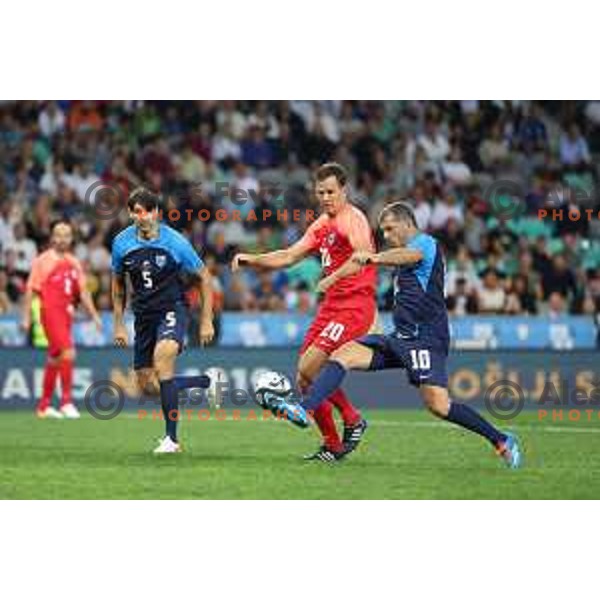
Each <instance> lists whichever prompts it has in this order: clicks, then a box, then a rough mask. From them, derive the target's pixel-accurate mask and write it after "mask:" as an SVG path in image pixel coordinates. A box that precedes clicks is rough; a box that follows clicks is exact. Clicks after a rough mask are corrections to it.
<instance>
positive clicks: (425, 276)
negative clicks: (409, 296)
mask: <svg viewBox="0 0 600 600" xmlns="http://www.w3.org/2000/svg"><path fill="white" fill-rule="evenodd" d="M407 248H411V249H413V250H420V251H421V252H422V253H423V258H422V259H421V260H420V261H419V262H418V263H417V264H416V265H415V274H416V276H417V279H418V280H419V283H420V284H421V287H422V288H423V290H426V289H427V286H428V285H429V279H430V277H431V272H432V271H433V264H434V262H435V256H436V253H437V242H436V241H435V240H434V239H433V238H432V237H431V236H430V235H427V234H426V233H419V234H417V235H416V236H415V237H413V239H412V240H410V242H408V244H407Z"/></svg>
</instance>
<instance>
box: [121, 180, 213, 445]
mask: <svg viewBox="0 0 600 600" xmlns="http://www.w3.org/2000/svg"><path fill="white" fill-rule="evenodd" d="M127 206H128V208H129V215H130V217H131V219H132V220H133V225H130V226H129V227H127V228H126V229H124V230H123V231H121V232H120V233H119V234H118V235H117V236H116V237H115V239H114V242H113V247H112V271H113V278H112V300H113V318H114V341H115V344H116V345H117V346H118V347H125V346H126V345H127V331H126V329H125V324H124V321H123V312H124V307H125V282H126V278H127V279H129V282H130V286H131V305H132V310H133V314H134V318H135V322H134V332H135V339H134V344H133V354H134V365H133V366H134V370H135V374H136V378H137V382H138V385H139V387H140V389H141V390H143V391H144V392H145V393H147V394H150V395H155V394H158V393H160V398H161V404H162V410H163V414H164V417H165V422H166V434H165V437H164V438H163V439H162V440H161V442H160V444H159V446H158V447H157V448H156V449H155V450H154V452H155V453H156V454H164V453H173V452H179V451H180V450H181V446H180V444H179V441H178V439H177V414H178V413H177V408H178V392H179V390H181V389H186V388H199V387H201V388H205V387H207V385H208V383H209V382H208V380H207V377H206V376H205V375H201V376H197V377H194V376H189V377H184V376H176V375H175V360H176V358H177V355H178V354H179V353H180V352H181V351H182V349H183V343H184V336H185V331H186V327H187V312H188V307H187V305H186V302H185V290H186V288H187V287H189V286H190V285H197V286H198V287H199V290H200V295H201V298H202V302H201V311H202V314H201V317H200V342H201V344H206V343H208V342H210V341H211V340H212V338H213V336H214V328H213V310H212V291H211V276H210V272H209V270H208V269H207V268H206V267H205V266H204V263H203V262H202V260H201V259H200V257H199V256H198V254H197V253H196V251H195V250H194V248H193V247H192V245H191V244H190V243H189V241H188V240H187V239H186V238H185V237H183V236H182V235H181V234H180V233H178V232H177V231H175V230H174V229H172V228H171V227H168V226H167V225H164V224H162V223H160V219H159V214H160V213H159V198H158V196H157V195H156V194H154V193H152V192H151V191H149V190H147V189H145V188H138V189H136V190H134V191H133V192H132V193H131V195H130V196H129V199H128V202H127Z"/></svg>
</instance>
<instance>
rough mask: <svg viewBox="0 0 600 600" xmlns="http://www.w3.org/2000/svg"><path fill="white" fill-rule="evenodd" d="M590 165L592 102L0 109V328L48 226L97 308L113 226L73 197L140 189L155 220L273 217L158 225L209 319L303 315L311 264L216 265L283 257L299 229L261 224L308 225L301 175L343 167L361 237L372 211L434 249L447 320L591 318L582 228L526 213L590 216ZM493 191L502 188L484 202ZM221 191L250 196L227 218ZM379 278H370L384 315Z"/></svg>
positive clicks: (593, 247)
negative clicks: (423, 234) (390, 212)
mask: <svg viewBox="0 0 600 600" xmlns="http://www.w3.org/2000/svg"><path fill="white" fill-rule="evenodd" d="M599 151H600V103H599V102H539V103H536V102H515V101H511V102H504V101H496V102H478V101H444V102H429V101H276V102H269V101H156V102H142V101H57V102H55V101H19V102H2V103H0V314H7V313H14V312H17V311H18V309H19V303H20V301H21V298H22V294H23V290H24V282H25V279H26V277H27V275H28V273H29V271H30V268H31V262H32V260H33V258H34V257H35V256H36V254H37V253H38V252H40V251H41V250H43V249H44V248H45V246H46V245H47V243H48V239H49V232H50V226H51V223H52V222H53V221H54V220H55V219H57V218H66V219H69V220H70V221H71V222H72V223H73V224H74V225H75V229H76V234H77V241H76V246H75V250H74V251H75V253H76V255H77V256H78V257H79V258H80V259H81V260H82V261H83V263H84V266H85V268H86V270H87V272H88V273H89V280H88V285H89V287H90V291H91V292H92V294H93V296H94V298H95V300H96V302H97V305H98V306H99V308H100V309H104V310H108V309H110V296H109V282H110V248H111V243H112V239H113V237H114V235H115V234H116V233H117V232H118V231H120V230H121V229H122V228H123V227H125V226H126V225H127V214H126V211H122V212H121V213H120V214H119V215H118V216H117V217H116V218H114V219H107V220H102V219H98V218H97V217H96V215H95V213H94V206H93V202H94V199H93V197H92V196H90V194H89V193H88V190H90V189H91V188H92V186H94V184H95V182H97V181H98V180H102V181H104V182H107V183H110V184H115V185H118V186H119V187H120V189H122V190H123V193H124V194H127V193H128V191H130V190H131V189H133V188H134V187H136V186H138V185H140V184H144V185H147V186H149V187H151V188H153V189H155V190H157V191H160V192H161V193H162V194H163V197H164V199H165V207H166V208H167V209H169V208H175V207H176V208H178V209H179V210H180V211H184V210H186V209H190V208H191V209H195V210H196V209H198V210H199V209H202V208H207V209H213V214H214V209H215V208H217V207H223V208H229V209H230V208H236V209H239V210H241V212H242V214H243V215H244V214H247V213H248V212H249V211H250V210H251V209H258V210H260V209H263V208H271V209H274V210H273V213H274V214H273V217H272V218H270V219H268V220H267V221H257V222H254V221H248V222H246V221H242V222H234V221H227V222H223V221H218V220H216V219H211V220H208V221H200V220H198V219H185V218H183V217H182V218H181V219H179V220H178V221H176V222H171V223H170V224H171V225H173V226H175V227H177V228H178V229H180V230H182V231H183V232H184V233H185V234H186V235H187V236H189V238H190V239H191V241H192V243H193V244H194V245H195V246H196V248H198V249H201V250H200V251H201V254H202V255H203V256H204V259H205V261H206V262H207V263H208V264H209V266H210V268H211V270H212V272H213V274H214V276H215V290H214V292H215V302H216V306H217V309H218V310H219V311H221V310H232V311H239V310H243V311H265V310H269V311H299V312H309V311H311V310H313V309H314V307H315V304H316V297H315V294H314V293H313V289H314V286H315V283H316V282H317V281H318V279H319V275H320V264H319V260H318V258H317V257H315V258H310V259H307V260H306V261H304V262H303V263H301V264H299V265H296V266H295V267H292V268H290V269H288V270H287V271H284V272H280V273H273V274H269V273H262V274H260V275H257V274H254V273H251V272H243V273H241V274H232V273H231V271H230V270H229V268H228V262H229V260H230V259H231V257H232V255H233V253H234V252H236V251H238V250H243V251H251V252H260V251H268V250H272V249H276V248H280V247H283V246H286V245H288V244H291V243H293V242H294V241H296V240H298V239H299V238H300V236H301V235H302V234H303V232H304V230H305V228H306V222H305V221H304V220H302V219H301V220H300V221H293V220H292V219H288V220H287V221H284V220H281V219H277V218H276V216H275V214H276V210H277V209H283V208H286V207H287V208H301V209H302V208H313V209H314V208H316V206H315V200H314V197H313V194H312V188H311V173H312V172H313V171H314V169H315V168H316V167H317V166H318V165H320V164H321V163H323V162H326V161H330V160H335V161H338V162H340V163H341V164H343V165H344V166H346V167H347V169H348V171H349V173H350V176H351V185H350V189H351V196H352V198H353V201H354V202H355V203H357V204H358V205H359V206H360V207H361V208H362V209H363V210H364V211H365V212H366V213H367V214H368V216H369V217H370V219H371V220H372V222H373V223H375V222H376V219H377V215H378V213H379V211H380V210H381V208H382V207H383V206H384V205H385V204H386V203H388V202H392V201H396V200H398V199H406V200H408V201H409V202H411V203H412V204H413V205H414V207H415V211H416V215H417V219H418V222H419V225H420V226H421V227H422V228H423V229H425V230H427V231H430V232H431V233H433V234H434V235H435V236H436V237H437V238H438V239H439V240H440V242H441V243H442V244H443V245H444V248H445V251H446V256H447V264H448V282H447V291H448V303H449V308H450V310H451V312H452V313H453V314H455V315H464V314H475V313H487V314H490V313H491V314H550V315H552V316H554V315H556V316H559V315H563V314H582V313H583V314H595V313H596V312H597V310H598V306H599V299H600V228H599V227H598V218H597V215H596V213H594V217H593V218H592V219H591V220H589V221H588V220H587V219H583V218H582V219H580V220H579V221H570V220H568V219H563V220H562V221H559V220H557V221H552V220H551V219H545V220H540V219H539V218H538V217H537V212H536V211H537V210H538V209H539V208H543V207H548V208H561V207H564V208H566V209H569V208H572V207H573V206H577V205H579V206H583V205H584V204H585V207H586V208H589V207H595V208H596V210H597V208H598V206H597V202H596V199H595V198H596V194H595V189H596V184H597V181H598V177H597V175H598V174H597V168H596V163H595V161H594V156H595V155H596V154H597V153H598V152H599ZM498 181H510V182H512V184H513V185H512V187H509V188H507V189H501V190H499V191H498V190H497V193H496V192H494V194H495V195H494V197H491V196H490V194H489V190H490V189H492V188H493V186H494V185H495V183H494V182H498ZM224 184H226V185H225V186H224ZM490 186H492V188H491V187H490ZM505 187H506V186H505ZM236 189H241V190H244V191H245V192H246V194H247V195H248V200H247V201H246V202H245V203H244V204H243V205H242V206H239V205H235V204H234V203H233V201H232V197H233V193H232V192H231V190H236ZM494 189H495V188H494ZM224 190H225V191H224ZM227 190H230V191H227ZM511 206H513V207H514V210H512V209H511ZM498 207H500V208H501V210H500V213H501V214H499V212H498ZM506 207H508V210H507V209H506ZM388 279H389V278H387V277H385V276H381V277H380V286H379V290H378V294H379V304H380V307H381V308H382V309H388V308H390V304H391V291H390V289H389V287H388ZM191 302H192V303H194V302H197V298H194V297H191Z"/></svg>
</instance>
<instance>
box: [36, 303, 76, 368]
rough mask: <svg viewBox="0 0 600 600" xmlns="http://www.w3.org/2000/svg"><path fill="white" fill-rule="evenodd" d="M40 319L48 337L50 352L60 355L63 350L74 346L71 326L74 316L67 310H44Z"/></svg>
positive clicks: (52, 354) (50, 353) (53, 354)
mask: <svg viewBox="0 0 600 600" xmlns="http://www.w3.org/2000/svg"><path fill="white" fill-rule="evenodd" d="M40 317H41V318H40V320H41V322H42V326H43V327H44V332H45V334H46V337H47V338H48V354H49V355H50V356H52V357H54V356H58V355H59V354H60V353H61V352H63V350H70V349H71V348H73V335H72V333H71V328H72V324H73V318H72V316H71V314H70V313H69V312H67V311H57V310H43V309H42V311H41V315H40Z"/></svg>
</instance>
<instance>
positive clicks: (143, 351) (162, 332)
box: [133, 304, 188, 371]
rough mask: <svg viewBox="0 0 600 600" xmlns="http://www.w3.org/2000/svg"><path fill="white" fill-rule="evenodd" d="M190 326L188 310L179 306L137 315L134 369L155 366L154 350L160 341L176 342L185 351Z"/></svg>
mask: <svg viewBox="0 0 600 600" xmlns="http://www.w3.org/2000/svg"><path fill="white" fill-rule="evenodd" d="M187 324H188V309H187V307H186V306H184V305H183V304H178V305H177V306H175V307H174V308H172V309H170V310H164V311H160V312H156V313H145V314H141V315H136V317H135V322H134V331H135V339H134V342H133V368H134V369H135V370H136V371H137V370H138V369H145V368H150V367H152V366H153V364H154V348H155V346H156V344H157V343H158V342H159V341H160V340H175V341H177V342H178V343H179V352H181V351H182V350H183V345H184V341H185V333H186V330H187Z"/></svg>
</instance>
